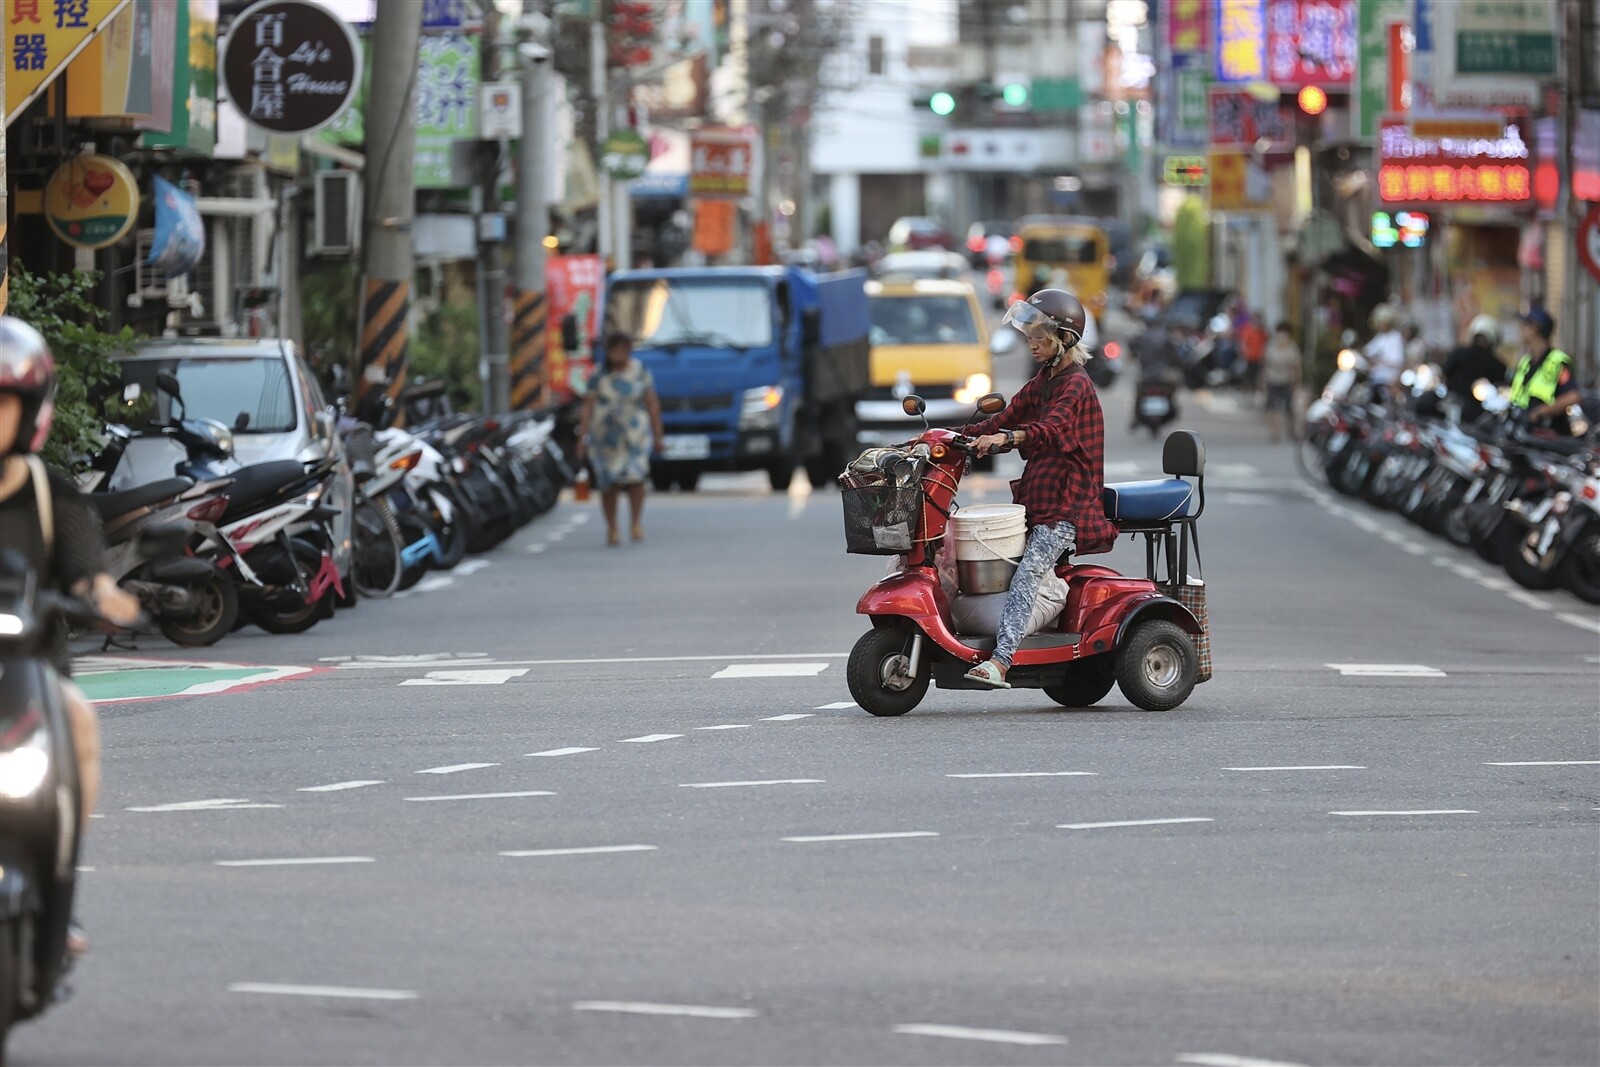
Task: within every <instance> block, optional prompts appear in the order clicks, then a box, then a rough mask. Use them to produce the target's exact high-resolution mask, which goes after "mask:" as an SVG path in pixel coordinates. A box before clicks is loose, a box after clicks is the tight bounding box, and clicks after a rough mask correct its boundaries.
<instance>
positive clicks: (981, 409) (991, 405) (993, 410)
mask: <svg viewBox="0 0 1600 1067" xmlns="http://www.w3.org/2000/svg"><path fill="white" fill-rule="evenodd" d="M1005 409H1006V398H1005V396H1004V395H1003V394H1001V393H985V394H983V395H982V396H980V397H979V398H978V414H980V415H998V414H1000V413H1001V412H1002V411H1004V410H1005Z"/></svg>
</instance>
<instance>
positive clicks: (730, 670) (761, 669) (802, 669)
mask: <svg viewBox="0 0 1600 1067" xmlns="http://www.w3.org/2000/svg"><path fill="white" fill-rule="evenodd" d="M827 669H828V665H827V664H826V663H730V664H729V665H728V666H726V667H724V668H722V669H721V670H720V671H718V672H717V673H716V674H713V675H712V676H711V677H712V678H815V677H816V676H817V675H819V674H821V673H822V672H823V671H825V670H827Z"/></svg>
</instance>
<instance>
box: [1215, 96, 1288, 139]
mask: <svg viewBox="0 0 1600 1067" xmlns="http://www.w3.org/2000/svg"><path fill="white" fill-rule="evenodd" d="M1210 105H1211V110H1210V123H1209V128H1210V131H1211V146H1212V147H1213V148H1240V149H1245V150H1251V149H1254V148H1256V147H1258V145H1259V143H1260V142H1262V141H1265V142H1266V144H1265V145H1264V146H1261V147H1263V148H1264V150H1265V151H1268V152H1283V151H1288V150H1289V149H1290V148H1291V147H1293V144H1294V117H1293V116H1292V115H1291V114H1290V113H1289V109H1288V108H1287V107H1284V106H1283V105H1281V104H1280V103H1279V102H1278V101H1277V99H1276V98H1274V99H1273V100H1270V101H1268V100H1258V99H1256V98H1255V97H1254V96H1252V95H1251V94H1250V93H1248V92H1246V91H1245V90H1243V89H1218V88H1215V87H1213V88H1212V90H1211V99H1210Z"/></svg>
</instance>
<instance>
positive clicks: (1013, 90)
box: [1000, 82, 1028, 107]
mask: <svg viewBox="0 0 1600 1067" xmlns="http://www.w3.org/2000/svg"><path fill="white" fill-rule="evenodd" d="M1000 95H1001V98H1002V99H1003V100H1005V102H1006V104H1007V106H1009V107H1024V106H1026V105H1027V103H1028V87H1027V86H1026V85H1019V84H1017V83H1015V82H1013V83H1012V84H1010V85H1008V86H1006V87H1005V91H1004V92H1003V93H1001V94H1000Z"/></svg>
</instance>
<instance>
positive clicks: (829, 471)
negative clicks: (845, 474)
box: [806, 455, 844, 489]
mask: <svg viewBox="0 0 1600 1067" xmlns="http://www.w3.org/2000/svg"><path fill="white" fill-rule="evenodd" d="M842 470H844V467H843V466H840V467H837V468H835V467H834V466H833V464H831V463H829V462H828V457H827V456H825V455H824V456H812V457H811V458H810V459H808V460H806V478H807V479H809V480H810V482H811V488H813V489H821V488H822V487H823V486H826V485H832V484H834V481H833V480H834V478H836V477H838V475H839V472H840V471H842Z"/></svg>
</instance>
